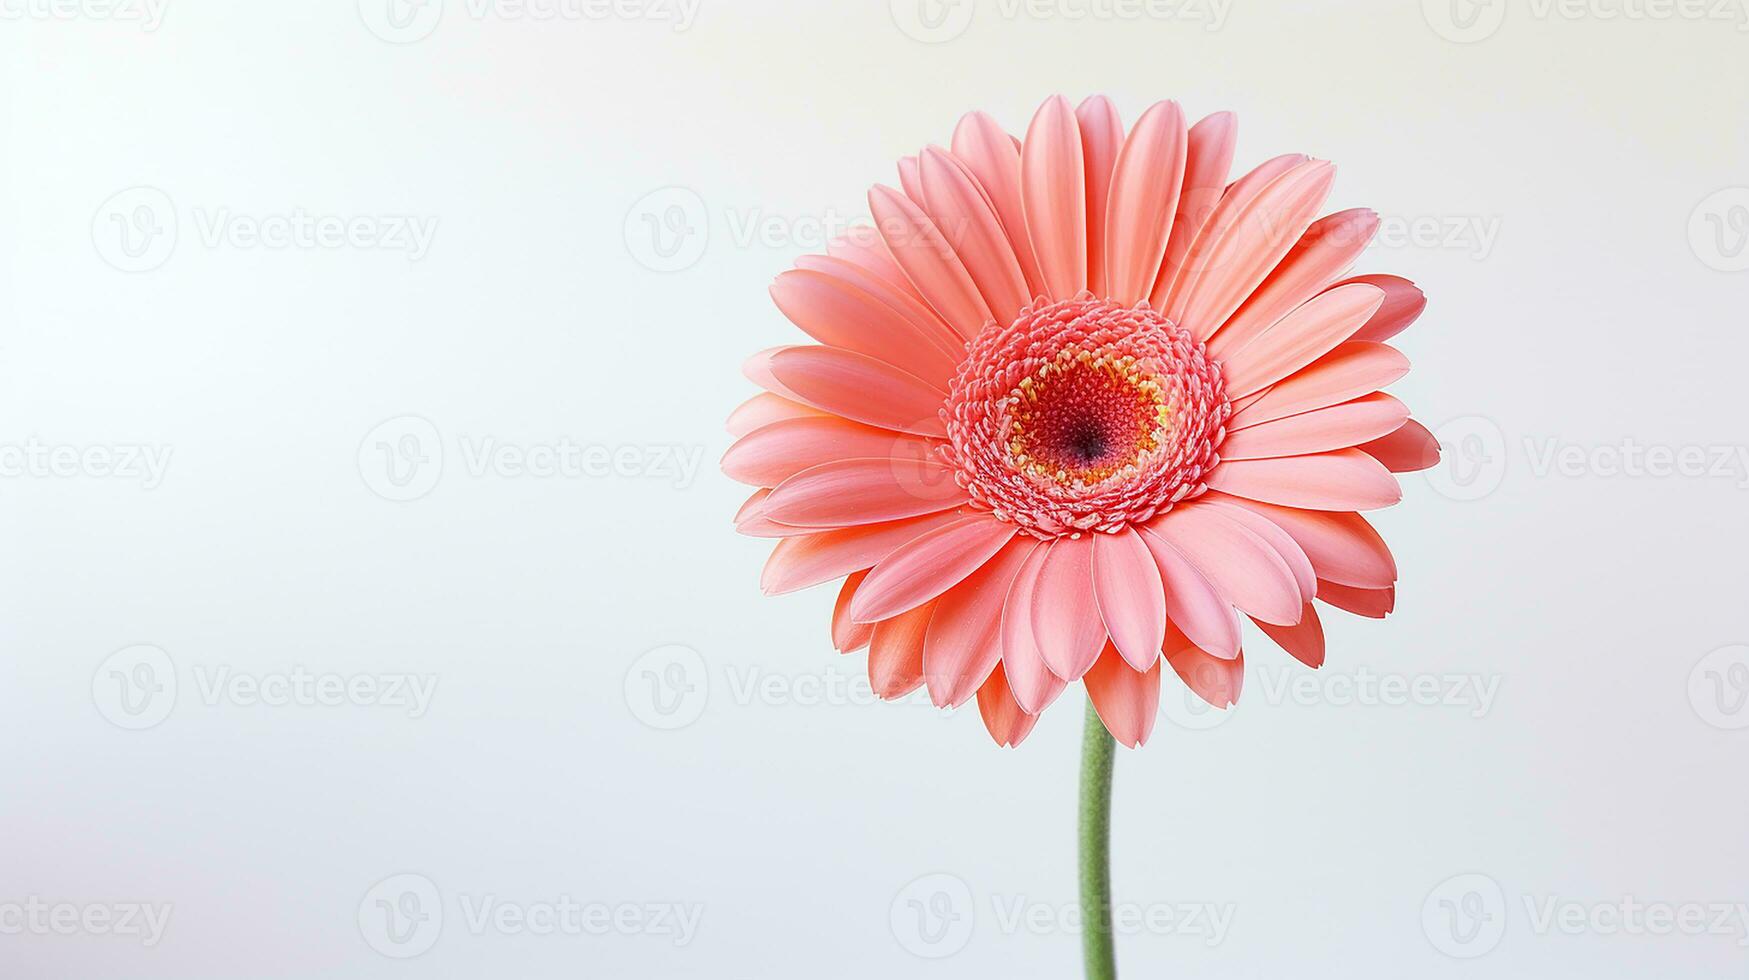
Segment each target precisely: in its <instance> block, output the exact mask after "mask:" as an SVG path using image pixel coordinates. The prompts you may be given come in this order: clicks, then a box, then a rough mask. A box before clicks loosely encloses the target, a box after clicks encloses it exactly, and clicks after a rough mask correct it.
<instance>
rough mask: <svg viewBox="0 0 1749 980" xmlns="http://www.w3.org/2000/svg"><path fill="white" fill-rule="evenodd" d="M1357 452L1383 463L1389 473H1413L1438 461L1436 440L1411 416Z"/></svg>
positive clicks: (1434, 464) (1437, 443)
mask: <svg viewBox="0 0 1749 980" xmlns="http://www.w3.org/2000/svg"><path fill="white" fill-rule="evenodd" d="M1360 451H1361V452H1363V453H1366V454H1367V455H1368V456H1371V457H1372V458H1373V459H1376V460H1378V461H1379V462H1381V463H1383V464H1385V469H1387V470H1390V471H1391V472H1392V473H1414V472H1416V471H1418V470H1424V469H1427V468H1428V467H1431V466H1437V465H1438V464H1439V440H1438V439H1437V438H1435V437H1434V435H1433V433H1431V432H1429V431H1427V427H1426V426H1424V425H1422V424H1421V423H1420V422H1417V421H1415V420H1414V419H1410V420H1408V421H1406V422H1404V423H1403V425H1402V427H1401V428H1399V429H1397V430H1396V431H1395V432H1392V433H1391V434H1389V435H1386V436H1383V437H1380V438H1378V439H1374V440H1373V441H1372V442H1369V443H1367V444H1365V445H1363V446H1361V447H1360Z"/></svg>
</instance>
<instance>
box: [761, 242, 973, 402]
mask: <svg viewBox="0 0 1749 980" xmlns="http://www.w3.org/2000/svg"><path fill="white" fill-rule="evenodd" d="M771 299H772V301H773V302H775V303H776V304H777V308H778V309H779V310H782V311H783V315H784V316H786V317H788V318H789V320H790V322H791V323H794V324H795V325H796V326H798V327H800V328H801V329H802V332H804V333H806V334H807V335H808V336H810V337H812V338H814V339H815V340H817V341H819V342H820V343H822V344H825V345H827V346H828V347H842V348H844V349H845V350H852V351H856V352H857V353H858V354H866V355H868V356H869V357H873V358H876V359H877V360H881V361H885V362H886V363H888V364H891V365H892V366H894V367H896V368H898V369H899V370H901V371H905V372H907V373H909V374H914V375H916V376H917V377H919V378H922V379H924V380H926V381H930V382H934V383H935V384H938V385H944V384H946V382H947V381H948V380H949V379H950V378H952V377H953V375H954V368H955V367H956V366H957V364H958V360H957V359H956V358H955V357H953V356H951V355H950V354H949V353H948V352H947V351H945V350H943V349H942V348H941V347H940V346H938V345H937V344H936V343H935V341H934V338H933V337H931V336H928V335H926V334H924V333H922V332H921V331H920V330H919V329H918V328H917V327H916V326H914V325H913V324H912V323H911V321H909V320H907V319H906V318H905V317H904V316H902V315H900V314H899V313H898V312H897V311H895V310H894V309H893V308H892V307H890V306H888V305H886V304H885V303H883V302H881V301H880V300H879V299H877V298H876V297H875V296H873V295H871V294H869V293H867V292H865V291H863V290H861V289H859V288H857V287H856V286H854V285H852V284H851V283H850V282H848V281H846V280H845V279H842V278H839V277H837V276H833V275H828V274H827V273H824V272H816V271H813V270H809V269H791V270H789V271H788V272H783V273H779V274H778V277H777V279H776V281H774V282H773V283H772V284H771Z"/></svg>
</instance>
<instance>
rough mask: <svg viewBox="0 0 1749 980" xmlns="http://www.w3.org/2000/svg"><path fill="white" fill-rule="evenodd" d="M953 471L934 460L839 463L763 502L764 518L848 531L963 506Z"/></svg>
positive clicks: (798, 478)
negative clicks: (859, 526) (847, 529)
mask: <svg viewBox="0 0 1749 980" xmlns="http://www.w3.org/2000/svg"><path fill="white" fill-rule="evenodd" d="M968 499H969V498H968V497H967V495H966V491H965V490H964V489H963V488H962V487H960V485H959V484H958V483H956V482H955V481H954V469H953V467H951V466H948V465H946V464H945V463H941V462H939V461H937V460H934V459H903V458H900V457H896V456H895V457H889V458H887V459H837V460H833V461H831V462H829V463H820V464H819V465H817V466H810V467H808V468H807V469H805V470H803V471H801V472H800V473H797V474H796V475H795V476H792V477H790V478H789V479H787V480H785V481H783V482H782V483H780V484H778V485H777V486H776V487H775V488H773V489H772V491H771V496H769V497H767V498H765V517H766V518H767V519H769V520H773V521H776V522H777V523H779V524H788V525H790V526H792V527H820V528H830V527H850V526H853V525H858V524H878V523H880V522H883V521H896V520H899V519H901V518H905V517H919V516H921V515H923V514H933V513H935V512H936V511H942V510H948V509H950V508H953V507H958V506H959V505H960V504H963V503H965V502H966V501H967V500H968Z"/></svg>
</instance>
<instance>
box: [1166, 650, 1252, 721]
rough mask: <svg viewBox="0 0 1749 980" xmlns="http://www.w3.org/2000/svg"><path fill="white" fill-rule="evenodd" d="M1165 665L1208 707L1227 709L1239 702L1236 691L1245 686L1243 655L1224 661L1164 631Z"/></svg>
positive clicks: (1241, 653)
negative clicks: (1167, 664)
mask: <svg viewBox="0 0 1749 980" xmlns="http://www.w3.org/2000/svg"><path fill="white" fill-rule="evenodd" d="M1166 662H1167V663H1169V664H1171V665H1172V670H1173V672H1174V673H1176V674H1177V675H1178V679H1179V680H1182V681H1183V682H1184V685H1185V686H1186V687H1188V688H1190V690H1191V691H1192V692H1193V693H1194V694H1195V695H1196V696H1197V697H1199V698H1202V699H1203V700H1204V701H1206V702H1208V703H1209V704H1210V705H1213V706H1214V707H1216V708H1230V707H1232V706H1233V705H1235V704H1238V703H1239V692H1240V691H1241V690H1243V689H1244V687H1245V654H1244V653H1243V652H1240V653H1239V654H1237V655H1235V656H1234V657H1233V658H1232V659H1231V660H1228V659H1225V658H1223V657H1217V656H1214V655H1213V654H1211V653H1209V652H1208V651H1206V650H1202V649H1199V648H1198V647H1197V646H1196V644H1194V643H1192V642H1190V640H1189V638H1187V637H1186V636H1185V635H1184V634H1182V633H1177V632H1168V633H1167V636H1166Z"/></svg>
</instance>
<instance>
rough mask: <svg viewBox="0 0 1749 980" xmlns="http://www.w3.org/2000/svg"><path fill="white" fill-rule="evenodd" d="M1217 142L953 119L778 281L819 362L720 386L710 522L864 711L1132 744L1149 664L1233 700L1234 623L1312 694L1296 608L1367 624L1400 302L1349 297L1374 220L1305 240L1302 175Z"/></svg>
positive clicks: (1147, 713) (1397, 371)
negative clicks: (814, 622) (829, 596)
mask: <svg viewBox="0 0 1749 980" xmlns="http://www.w3.org/2000/svg"><path fill="white" fill-rule="evenodd" d="M1235 136H1236V127H1235V122H1234V119H1233V117H1232V116H1231V114H1228V113H1217V114H1215V115H1212V116H1210V117H1208V118H1206V119H1204V120H1202V121H1201V122H1199V123H1197V124H1196V125H1194V126H1187V125H1186V122H1185V119H1184V116H1183V114H1182V112H1181V111H1180V109H1179V107H1178V106H1177V104H1176V103H1172V102H1162V103H1158V104H1156V105H1155V106H1153V107H1152V108H1150V109H1149V110H1148V111H1147V112H1146V113H1144V114H1143V115H1142V117H1141V118H1140V119H1139V120H1138V121H1137V122H1136V125H1135V126H1134V127H1133V128H1131V129H1130V130H1129V132H1128V133H1127V134H1126V133H1125V132H1124V130H1123V127H1122V125H1121V124H1120V122H1119V120H1118V116H1117V112H1116V110H1115V109H1114V108H1113V107H1112V105H1111V103H1110V102H1109V101H1108V100H1106V99H1104V98H1103V97H1094V98H1091V99H1088V100H1087V101H1085V102H1083V103H1082V104H1081V105H1080V107H1079V108H1072V107H1071V106H1070V105H1069V103H1068V102H1067V101H1066V100H1064V99H1062V98H1061V97H1057V98H1052V99H1050V100H1048V101H1047V102H1046V103H1045V104H1044V106H1043V107H1041V108H1040V109H1039V111H1038V114H1037V115H1036V116H1035V117H1034V119H1033V122H1032V124H1031V126H1030V127H1029V128H1028V130H1027V132H1026V136H1025V138H1024V139H1021V140H1017V139H1014V138H1013V137H1011V136H1009V135H1008V134H1007V133H1005V132H1003V131H1002V130H1001V129H1000V127H998V126H997V125H996V123H995V122H994V120H992V119H991V118H990V117H988V116H986V115H983V114H981V113H973V114H971V115H968V116H966V117H965V119H964V120H962V121H961V123H960V125H959V127H958V129H957V130H956V131H955V133H954V136H953V140H952V148H951V149H942V148H939V147H931V148H928V149H925V150H923V151H922V152H921V153H919V154H918V155H917V156H915V157H909V158H906V159H905V160H901V161H900V163H899V178H900V185H901V188H902V189H901V190H893V189H891V188H888V187H876V188H875V189H874V190H872V191H871V192H870V194H869V206H870V209H871V211H872V213H873V216H874V218H875V224H874V227H873V228H859V229H857V230H856V231H855V232H854V233H852V234H851V235H849V236H847V237H845V238H844V239H842V240H840V241H837V242H834V243H833V244H832V245H831V246H830V247H829V248H828V249H827V254H826V255H813V256H806V257H804V258H802V259H799V260H798V261H797V263H796V268H795V269H793V270H790V271H788V272H785V273H783V274H781V275H779V276H778V278H777V281H776V283H775V284H774V285H773V286H772V297H773V299H774V300H775V301H776V303H777V305H778V307H779V309H780V310H782V311H783V313H784V314H785V315H786V316H787V317H788V318H789V319H790V320H791V321H792V322H794V323H795V325H796V326H798V327H800V328H801V329H802V330H803V332H805V333H807V334H808V335H809V336H810V337H811V338H813V339H814V340H815V341H817V343H816V344H811V345H803V346H794V347H783V348H777V349H775V350H770V351H765V352H763V353H761V354H758V355H756V356H755V357H754V358H753V359H752V360H751V361H749V362H748V365H747V374H748V376H749V377H750V378H752V379H753V380H754V382H755V383H757V384H758V385H759V386H760V387H762V388H763V389H765V391H764V393H762V394H759V395H757V396H755V397H754V398H753V399H751V400H750V401H748V402H747V403H746V404H744V405H742V406H741V407H740V408H739V409H737V410H736V412H735V413H734V415H733V416H732V417H731V418H730V423H729V427H730V431H731V432H732V433H733V434H734V435H735V436H737V441H736V442H735V444H734V446H733V447H732V448H731V449H730V450H729V452H728V454H727V455H726V456H725V457H724V459H723V468H724V470H725V471H726V472H727V473H728V474H729V475H730V476H732V477H734V478H736V479H739V480H742V481H744V482H746V483H749V484H752V485H754V486H756V487H758V488H759V489H758V490H757V491H756V492H755V493H754V495H753V497H752V498H751V499H749V500H748V502H747V504H746V505H745V506H744V507H743V508H742V510H741V513H740V514H739V515H737V518H736V522H737V526H738V527H739V529H740V530H741V531H743V532H744V533H747V534H752V535H758V536H765V537H772V538H776V539H778V543H777V546H776V548H775V549H774V550H773V552H772V555H771V559H770V561H769V562H768V563H767V565H766V569H765V575H764V579H763V585H764V587H765V589H766V591H767V592H772V593H778V592H788V591H792V590H795V589H800V588H804V587H807V586H810V585H816V584H820V583H823V582H827V581H831V580H834V579H838V578H843V579H844V585H843V587H842V590H841V592H840V594H839V598H838V603H837V607H836V609H835V611H834V614H833V622H832V638H833V642H834V644H835V645H836V646H837V647H838V648H839V649H841V650H843V651H845V652H849V651H852V650H856V649H861V648H862V647H864V646H866V647H868V648H869V656H868V666H869V678H870V682H871V683H872V684H873V686H874V688H875V691H876V692H877V693H879V694H880V695H881V696H882V697H887V698H892V697H899V696H902V695H904V694H907V693H909V692H911V691H913V690H916V689H917V688H918V687H920V686H927V688H928V691H929V694H930V697H931V698H932V699H933V700H934V702H935V703H937V704H939V705H959V704H962V703H964V702H966V701H968V700H970V699H971V698H973V697H976V698H977V700H978V707H979V711H980V713H981V714H982V716H983V719H984V722H985V725H986V726H987V727H988V728H989V730H990V733H991V735H992V736H993V737H994V738H995V739H996V741H997V742H998V743H1000V744H1003V745H1014V744H1018V743H1019V742H1020V741H1021V740H1022V739H1024V738H1025V737H1026V735H1027V733H1028V732H1030V731H1031V729H1032V726H1033V724H1034V722H1035V721H1036V720H1037V717H1038V715H1039V713H1040V712H1042V711H1043V710H1044V709H1045V708H1046V707H1047V706H1049V705H1050V703H1051V702H1052V701H1053V700H1055V699H1056V697H1057V696H1058V695H1059V694H1061V693H1062V691H1063V690H1064V689H1065V687H1066V686H1067V685H1068V684H1069V683H1071V682H1074V681H1081V682H1083V683H1084V684H1085V685H1086V687H1087V690H1088V694H1089V696H1090V697H1091V698H1092V700H1093V704H1094V707H1095V708H1096V709H1097V710H1098V712H1099V715H1100V718H1101V719H1102V720H1103V721H1104V722H1105V724H1106V727H1107V728H1108V729H1110V731H1111V733H1112V734H1113V735H1114V736H1116V737H1117V739H1118V740H1119V741H1121V742H1123V743H1124V744H1126V745H1139V744H1141V743H1142V742H1143V741H1145V740H1146V739H1147V737H1148V735H1149V733H1150V732H1151V731H1152V728H1153V724H1154V718H1155V715H1156V709H1157V706H1158V701H1159V696H1160V682H1161V676H1162V662H1164V664H1166V665H1169V666H1170V667H1171V668H1172V670H1173V672H1174V673H1175V674H1176V675H1177V676H1178V677H1179V678H1181V679H1182V680H1183V682H1184V683H1185V684H1187V685H1188V686H1189V687H1190V689H1191V690H1192V691H1194V692H1195V693H1196V694H1197V695H1198V696H1200V697H1202V698H1203V699H1204V700H1207V701H1208V702H1210V703H1211V704H1213V705H1215V706H1216V707H1223V708H1224V707H1228V706H1230V705H1231V704H1233V703H1235V702H1236V701H1237V699H1238V696H1239V689H1240V685H1241V681H1242V678H1243V669H1244V656H1243V653H1242V652H1241V650H1240V627H1239V617H1240V615H1244V616H1246V617H1247V618H1249V619H1251V620H1252V621H1253V622H1254V623H1255V624H1256V625H1257V626H1258V627H1260V628H1261V630H1262V632H1263V633H1264V634H1265V635H1267V636H1268V637H1269V638H1270V639H1271V640H1273V641H1274V642H1275V643H1276V644H1278V645H1280V646H1281V647H1282V648H1283V649H1285V650H1286V651H1287V652H1288V653H1289V654H1291V655H1292V656H1294V657H1295V658H1297V659H1299V660H1301V661H1302V662H1304V663H1306V664H1308V665H1309V666H1312V667H1317V666H1318V665H1320V664H1321V663H1322V662H1323V659H1324V637H1323V630H1322V627H1321V626H1320V624H1319V620H1318V612H1317V607H1316V606H1315V605H1314V603H1313V600H1314V599H1315V600H1318V601H1319V602H1322V603H1326V604H1328V605H1331V606H1335V607H1337V608H1339V609H1344V610H1347V611H1350V612H1355V613H1358V614H1360V615H1363V616H1372V617H1383V616H1384V615H1385V614H1386V613H1387V612H1389V611H1390V609H1391V607H1392V604H1393V602H1394V598H1395V581H1396V565H1395V563H1394V562H1393V560H1392V558H1391V555H1390V552H1389V551H1388V550H1387V549H1386V547H1385V545H1384V542H1383V541H1382V540H1381V539H1380V537H1379V536H1378V534H1377V533H1376V532H1375V531H1374V530H1373V528H1372V527H1371V525H1370V524H1368V523H1367V521H1366V520H1365V519H1364V518H1362V517H1361V516H1360V513H1359V512H1360V511H1364V510H1370V509H1375V508H1379V507H1384V506H1388V505H1390V504H1393V503H1395V502H1396V501H1397V499H1398V498H1399V496H1400V491H1399V489H1398V486H1397V481H1396V478H1395V477H1394V476H1393V474H1394V473H1398V472H1404V471H1409V470H1416V469H1422V468H1425V467H1427V466H1430V465H1432V464H1433V463H1434V462H1435V461H1436V460H1437V458H1438V446H1437V443H1436V442H1435V441H1434V439H1433V437H1432V435H1431V434H1430V433H1429V432H1428V431H1427V430H1426V429H1425V428H1423V427H1422V426H1421V425H1420V424H1418V423H1416V422H1414V421H1411V420H1410V419H1409V413H1408V409H1407V408H1405V407H1404V406H1403V404H1402V403H1401V402H1399V401H1397V400H1396V399H1395V398H1393V397H1391V396H1390V395H1387V394H1384V393H1383V392H1382V391H1381V390H1380V389H1382V388H1384V387H1386V386H1388V385H1389V384H1391V383H1392V382H1394V381H1396V380H1397V379H1398V378H1400V377H1402V376H1403V375H1404V374H1405V373H1406V372H1407V371H1408V368H1409V365H1408V361H1407V360H1405V359H1404V358H1403V356H1402V355H1401V354H1400V353H1398V352H1397V351H1396V350H1395V349H1394V348H1392V347H1389V346H1387V345H1386V344H1385V343H1384V342H1385V341H1386V340H1389V339H1390V338H1391V337H1393V336H1394V335H1396V334H1397V333H1399V332H1400V331H1402V330H1403V329H1404V328H1406V327H1407V326H1408V325H1409V324H1410V323H1411V322H1413V321H1414V319H1415V318H1416V317H1417V316H1419V314H1420V312H1421V309H1422V307H1423V306H1424V305H1425V300H1424V299H1423V297H1422V295H1421V292H1420V290H1418V289H1416V288H1415V286H1414V285H1413V284H1411V283H1409V282H1408V281H1407V280H1404V279H1400V278H1397V277H1394V276H1379V275H1362V276H1352V277H1350V276H1348V271H1349V266H1350V265H1351V264H1352V263H1353V262H1354V261H1355V260H1356V259H1357V258H1358V257H1359V255H1360V253H1361V251H1362V250H1363V249H1364V248H1365V247H1366V245H1367V243H1368V241H1369V240H1370V238H1371V236H1372V233H1373V232H1374V230H1376V228H1377V225H1378V218H1377V216H1376V215H1375V214H1373V213H1372V212H1370V211H1366V210H1353V211H1343V212H1339V213H1336V214H1332V215H1329V216H1326V217H1323V218H1318V217H1317V212H1318V210H1319V209H1320V207H1321V206H1322V205H1323V203H1324V199H1325V197H1326V196H1327V195H1328V193H1329V191H1330V187H1331V184H1332V181H1333V179H1334V174H1335V171H1334V168H1333V167H1332V166H1331V165H1330V164H1329V163H1326V162H1323V161H1318V160H1312V159H1308V158H1306V157H1304V156H1299V155H1289V156H1281V157H1276V158H1274V159H1271V160H1268V161H1266V162H1264V163H1263V164H1261V165H1260V166H1258V167H1256V168H1255V169H1253V170H1251V171H1250V172H1249V173H1246V174H1244V175H1242V176H1240V177H1238V178H1237V179H1236V180H1233V181H1231V182H1230V183H1229V181H1228V171H1229V169H1230V167H1231V164H1232V159H1233V151H1234V142H1235Z"/></svg>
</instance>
